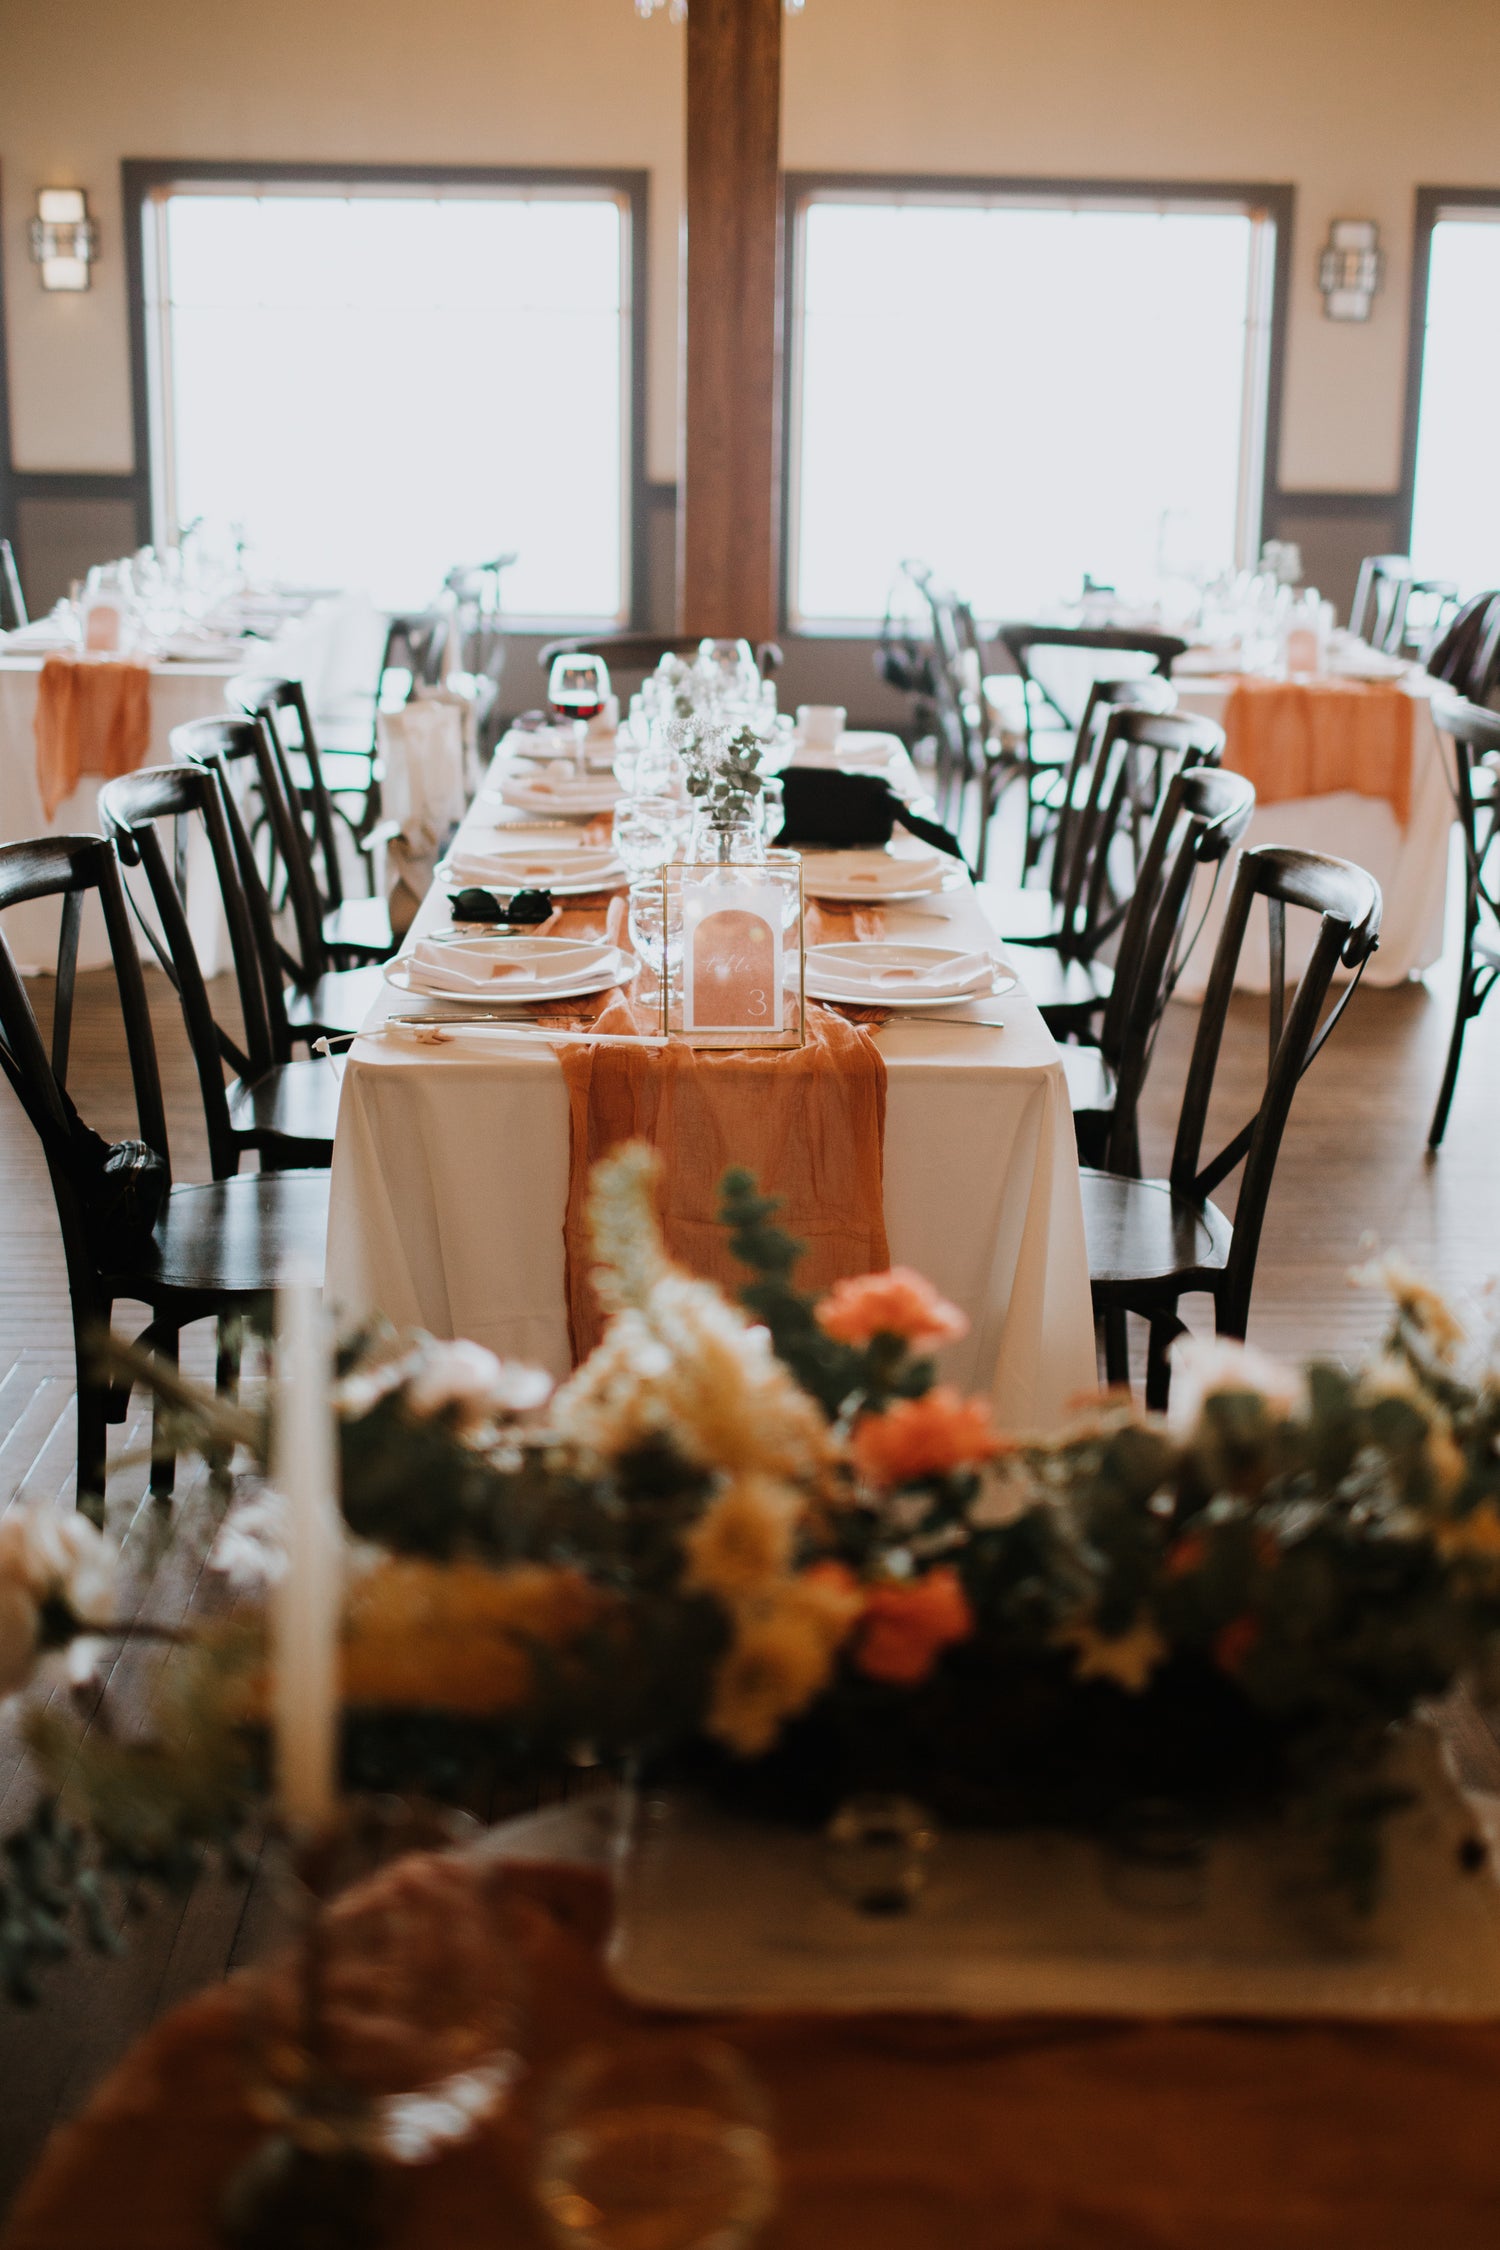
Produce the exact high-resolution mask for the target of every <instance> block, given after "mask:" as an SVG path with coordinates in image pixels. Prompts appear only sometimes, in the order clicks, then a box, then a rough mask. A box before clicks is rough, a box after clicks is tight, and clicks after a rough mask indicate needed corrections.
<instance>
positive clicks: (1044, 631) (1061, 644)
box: [996, 624, 1187, 750]
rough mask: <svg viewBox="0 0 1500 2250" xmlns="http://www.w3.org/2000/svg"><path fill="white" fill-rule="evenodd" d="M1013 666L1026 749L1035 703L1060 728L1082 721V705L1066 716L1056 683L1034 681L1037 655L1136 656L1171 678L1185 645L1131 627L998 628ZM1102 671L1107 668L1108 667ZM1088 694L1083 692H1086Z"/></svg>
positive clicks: (1092, 674) (1167, 635)
mask: <svg viewBox="0 0 1500 2250" xmlns="http://www.w3.org/2000/svg"><path fill="white" fill-rule="evenodd" d="M996 638H997V640H999V641H1000V642H1001V643H1002V644H1003V646H1004V648H1005V650H1006V653H1007V654H1008V656H1009V657H1010V660H1011V662H1012V664H1014V666H1015V668H1016V670H1017V671H1018V672H1019V673H1020V675H1021V678H1022V680H1023V681H1024V682H1025V691H1026V692H1025V707H1026V733H1027V748H1028V750H1029V749H1030V747H1031V743H1030V736H1031V718H1032V710H1033V707H1034V704H1035V702H1036V701H1037V700H1038V699H1040V701H1041V702H1043V703H1046V704H1048V705H1050V706H1051V708H1052V710H1053V711H1055V712H1056V714H1057V716H1058V717H1059V719H1061V720H1062V722H1063V724H1064V725H1065V726H1068V727H1076V726H1077V725H1078V723H1079V720H1080V718H1081V716H1082V708H1083V707H1082V704H1080V705H1079V708H1078V709H1077V710H1074V711H1070V710H1068V709H1067V707H1066V706H1065V705H1064V703H1063V702H1062V701H1061V700H1060V689H1059V688H1058V687H1057V685H1056V683H1054V685H1053V686H1051V687H1049V686H1048V685H1047V683H1046V681H1045V680H1043V679H1040V678H1038V676H1037V672H1036V664H1035V659H1036V656H1037V654H1038V652H1040V651H1045V650H1047V649H1054V650H1057V651H1060V652H1066V651H1073V652H1076V653H1078V654H1080V655H1095V656H1115V657H1117V656H1125V655H1131V656H1140V657H1144V658H1145V659H1146V660H1147V666H1146V668H1147V669H1149V670H1151V671H1154V672H1160V673H1161V674H1162V675H1163V676H1164V677H1165V676H1167V675H1169V674H1170V672H1171V669H1172V666H1173V664H1174V663H1175V662H1176V661H1177V658H1178V657H1179V656H1181V655H1182V653H1183V651H1184V650H1185V649H1186V647H1187V642H1186V641H1184V640H1182V639H1181V638H1180V637H1179V636H1178V635H1177V634H1176V633H1156V632H1150V631H1148V630H1146V629H1145V628H1144V627H1136V626H1133V625H1026V624H1009V625H1002V626H1000V628H999V630H998V632H997V634H996ZM1104 669H1110V667H1108V666H1106V667H1104ZM1096 676H1097V668H1096V669H1095V671H1091V672H1090V674H1089V678H1090V684H1092V681H1093V679H1094V677H1096ZM1085 692H1086V691H1085Z"/></svg>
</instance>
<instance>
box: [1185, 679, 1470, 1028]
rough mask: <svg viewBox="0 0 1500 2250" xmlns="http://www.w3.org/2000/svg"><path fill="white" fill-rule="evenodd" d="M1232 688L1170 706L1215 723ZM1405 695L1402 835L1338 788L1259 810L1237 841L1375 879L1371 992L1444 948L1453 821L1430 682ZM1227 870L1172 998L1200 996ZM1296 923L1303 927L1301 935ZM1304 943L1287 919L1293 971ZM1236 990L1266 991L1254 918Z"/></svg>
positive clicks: (1378, 802) (1374, 805) (1199, 684)
mask: <svg viewBox="0 0 1500 2250" xmlns="http://www.w3.org/2000/svg"><path fill="white" fill-rule="evenodd" d="M1234 684H1235V683H1234V681H1233V680H1231V679H1207V680H1197V679H1195V680H1179V681H1178V682H1177V707H1178V709H1179V710H1180V711H1194V712H1197V713H1199V714H1200V715H1201V716H1202V717H1204V718H1206V719H1213V720H1214V721H1215V722H1216V723H1218V724H1220V725H1222V723H1223V718H1224V709H1225V706H1226V704H1227V703H1228V701H1229V697H1230V694H1231V692H1232V690H1233V688H1234ZM1409 692H1410V694H1411V697H1412V788H1411V812H1410V817H1409V818H1408V820H1407V822H1406V825H1405V827H1404V828H1403V827H1402V825H1401V823H1400V822H1399V821H1398V820H1397V818H1396V815H1395V813H1394V812H1393V811H1392V809H1391V807H1390V806H1389V805H1388V804H1387V803H1386V802H1385V800H1384V798H1381V797H1361V796H1357V795H1355V793H1354V792H1353V791H1352V790H1339V791H1337V792H1336V793H1335V794H1334V795H1332V796H1329V797H1303V798H1298V799H1295V800H1291V801H1288V802H1287V803H1284V804H1279V805H1265V806H1261V807H1258V808H1257V810H1256V812H1255V814H1254V816H1253V818H1252V820H1251V822H1250V826H1249V828H1248V829H1247V831H1246V834H1245V845H1246V847H1247V848H1248V847H1250V846H1252V845H1256V844H1296V845H1298V846H1300V847H1301V848H1302V849H1303V850H1306V851H1318V852H1333V853H1336V854H1337V856H1338V857H1339V858H1340V859H1351V860H1353V861H1354V862H1355V864H1356V865H1357V866H1360V867H1363V868H1364V869H1365V870H1366V871H1367V872H1368V873H1369V874H1371V875H1373V876H1374V878H1375V880H1376V882H1377V883H1378V884H1379V885H1380V888H1381V892H1382V894H1383V897H1384V900H1385V910H1384V915H1383V917H1382V920H1381V925H1380V949H1379V951H1378V952H1377V953H1376V955H1375V957H1374V959H1373V960H1372V961H1371V963H1370V966H1369V967H1368V969H1366V971H1365V976H1366V978H1367V980H1368V981H1369V982H1370V983H1371V984H1379V985H1389V984H1402V983H1404V982H1405V981H1406V979H1407V978H1408V977H1410V976H1416V975H1418V974H1420V972H1421V971H1422V970H1423V969H1426V968H1429V967H1430V966H1431V965H1432V963H1433V962H1434V961H1436V960H1437V958H1438V956H1439V954H1440V953H1441V952H1442V950H1443V910H1444V905H1445V901H1446V898H1447V889H1448V838H1449V830H1450V828H1451V826H1452V822H1453V797H1452V793H1451V791H1450V789H1449V786H1448V780H1447V773H1446V766H1445V760H1446V758H1447V755H1448V752H1447V750H1446V748H1445V746H1444V744H1443V743H1442V742H1441V741H1440V739H1439V736H1438V733H1437V729H1436V728H1435V727H1434V726H1433V723H1432V706H1431V702H1430V700H1429V696H1430V683H1429V682H1427V681H1426V680H1425V679H1423V680H1417V679H1413V680H1412V681H1411V682H1410V686H1409ZM1232 872H1233V869H1232V865H1231V867H1230V868H1228V869H1226V870H1225V873H1224V876H1223V878H1222V880H1221V883H1220V888H1219V895H1218V897H1217V898H1216V899H1215V901H1214V904H1213V907H1212V909H1211V911H1210V914H1209V918H1208V921H1207V923H1206V924H1205V926H1204V930H1203V934H1202V936H1201V937H1200V938H1199V940H1198V942H1197V944H1196V945H1195V946H1194V948H1193V951H1192V953H1191V955H1190V956H1189V958H1188V963H1187V967H1186V969H1185V971H1184V973H1183V978H1182V982H1181V984H1180V985H1179V986H1178V988H1177V997H1178V999H1179V1000H1201V999H1202V997H1203V992H1204V988H1205V986H1206V985H1207V983H1208V971H1209V964H1210V962H1211V960H1212V957H1213V949H1214V942H1215V940H1216V939H1217V937H1218V934H1219V925H1220V923H1221V921H1222V919H1223V907H1224V902H1225V901H1226V900H1227V898H1228V896H1229V882H1230V877H1231V875H1232ZM1201 897H1202V893H1201V892H1200V900H1201ZM1299 923H1300V924H1301V925H1303V926H1302V928H1300V929H1299V928H1298V926H1297V925H1298V924H1299ZM1310 942H1311V922H1310V918H1309V917H1307V916H1305V915H1295V914H1294V915H1289V916H1288V918H1287V957H1288V962H1289V965H1290V966H1291V967H1293V968H1295V969H1298V970H1300V969H1301V967H1302V966H1303V964H1304V961H1305V958H1306V948H1307V945H1308V944H1309V943H1310ZM1236 982H1237V983H1238V984H1239V985H1240V986H1241V987H1242V988H1243V989H1245V990H1246V991H1250V992H1265V991H1266V990H1268V988H1269V985H1270V963H1269V959H1268V955H1267V946H1266V920H1265V915H1264V914H1263V913H1262V912H1260V911H1257V912H1256V913H1255V914H1254V915H1253V916H1252V919H1251V924H1250V930H1249V934H1248V936H1247V938H1246V941H1245V947H1244V951H1243V952H1242V954H1241V956H1240V973H1239V976H1238V978H1237V979H1236Z"/></svg>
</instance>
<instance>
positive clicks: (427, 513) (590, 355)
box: [167, 194, 628, 620]
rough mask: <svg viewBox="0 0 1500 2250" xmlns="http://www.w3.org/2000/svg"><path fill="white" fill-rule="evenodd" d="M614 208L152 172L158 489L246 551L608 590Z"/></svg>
mask: <svg viewBox="0 0 1500 2250" xmlns="http://www.w3.org/2000/svg"><path fill="white" fill-rule="evenodd" d="M625 254H626V237H625V230H624V221H623V214H622V212H621V210H620V207H619V205H618V204H617V203H616V202H615V201H614V200H613V199H612V198H601V197H598V196H594V197H584V196H556V197H540V196H525V195H511V196H496V195H489V196H483V195H460V194H454V195H451V196H438V195H434V196H430V197H429V196H396V195H389V196H386V195H355V196H349V197H344V196H335V195H311V194H308V195H303V194H296V195H266V196H252V195H239V196H197V195H189V194H184V195H177V196H173V197H172V198H171V199H170V201H169V204H168V209H167V276H168V297H169V308H168V310H169V323H170V327H169V334H170V355H171V387H170V398H171V409H172V417H173V429H172V433H171V443H172V446H173V466H174V474H175V492H176V501H177V512H178V514H179V517H180V518H181V519H182V520H183V521H184V522H186V521H189V520H191V519H192V518H193V517H195V516H199V515H202V516H206V517H209V518H211V519H213V520H215V521H217V522H219V523H222V524H226V525H228V524H238V525H240V526H242V527H243V533H244V537H245V538H246V540H247V542H248V544H249V547H250V549H251V555H252V560H253V563H254V565H255V567H256V568H257V569H258V570H261V571H263V572H265V573H267V574H269V575H274V576H276V577H280V578H285V579H288V580H291V581H292V582H294V583H302V584H341V585H352V586H367V587H368V588H369V589H370V591H371V592H372V593H373V594H374V595H375V596H376V598H377V599H378V600H381V601H384V602H388V603H390V604H391V605H393V606H411V605H415V604H419V603H422V602H425V601H428V600H431V599H432V598H433V597H434V596H435V595H436V594H437V592H438V591H439V589H440V587H441V584H442V580H443V577H444V575H445V573H446V572H447V571H448V570H449V569H450V568H451V567H452V566H453V565H454V564H455V563H461V562H477V561H480V560H482V559H483V558H485V557H487V556H489V555H493V554H496V553H499V552H502V551H504V550H507V549H515V550H516V551H517V553H518V556H519V560H518V562H517V563H516V566H515V568H514V569H513V570H512V571H511V572H510V573H508V575H507V578H506V602H507V606H508V608H509V609H510V611H511V612H512V614H514V615H517V616H536V617H546V618H557V619H568V618H580V619H581V618H590V619H600V620H614V619H618V618H619V617H620V616H621V615H622V613H623V610H624V606H625V578H624V560H623V558H624V549H625V526H626V520H627V508H628V484H627V477H626V457H625V446H626V425H627V405H628V401H627V394H626V390H625V377H624V368H625V365H626V364H627V344H628V337H627V334H626V324H627V322H628V312H627V311H626V310H625V309H624V308H625V292H624V289H623V286H622V282H623V272H624V258H625Z"/></svg>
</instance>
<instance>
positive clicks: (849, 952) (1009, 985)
mask: <svg viewBox="0 0 1500 2250" xmlns="http://www.w3.org/2000/svg"><path fill="white" fill-rule="evenodd" d="M976 950H977V948H976V947H974V946H957V945H907V944H904V943H899V942H897V941H895V940H891V939H885V938H865V939H854V940H851V941H850V942H849V943H848V944H844V943H842V942H840V943H838V944H834V945H810V946H809V947H808V949H807V968H806V991H807V996H808V998H809V999H810V1000H844V1001H848V1002H850V1003H852V1004H854V1005H857V1006H859V1007H864V1008H880V1007H892V1008H899V1009H901V1011H902V1013H903V1014H904V1013H905V1012H906V1010H907V1009H908V1008H961V1007H963V1006H964V1004H965V1003H966V1002H972V1001H975V1000H993V999H994V998H995V997H996V996H997V994H999V993H1002V992H1014V990H1015V988H1016V981H1017V980H1016V978H1015V977H1014V976H1013V975H1012V973H1011V972H1010V970H1009V969H1007V968H1004V967H1003V966H1002V965H1001V964H1000V963H999V962H997V963H996V964H995V968H994V972H993V975H992V977H991V981H990V982H989V983H988V984H975V985H970V986H969V987H968V988H967V989H966V990H965V991H963V992H921V991H913V990H912V989H911V988H910V987H909V986H902V985H901V984H898V983H894V982H893V983H890V984H876V983H875V982H874V981H873V979H872V978H871V977H870V976H869V974H868V973H867V974H865V975H863V976H861V975H860V974H859V971H860V970H861V969H864V970H865V971H866V972H869V971H871V970H874V969H879V968H891V969H915V970H920V969H935V968H937V967H939V966H940V964H941V963H942V962H944V961H960V960H962V959H963V958H964V956H965V955H966V954H968V953H973V952H975V951H976ZM845 964H847V965H848V967H849V969H850V970H851V971H852V972H853V973H852V974H849V975H844V976H841V975H840V974H839V971H840V969H841V967H843V966H844V965H845Z"/></svg>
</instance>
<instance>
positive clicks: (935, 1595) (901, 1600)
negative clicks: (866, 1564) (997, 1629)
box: [854, 1565, 974, 1687]
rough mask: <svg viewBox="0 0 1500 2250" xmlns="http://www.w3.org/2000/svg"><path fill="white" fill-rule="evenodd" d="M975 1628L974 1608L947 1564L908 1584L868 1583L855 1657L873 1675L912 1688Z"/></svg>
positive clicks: (859, 1664)
mask: <svg viewBox="0 0 1500 2250" xmlns="http://www.w3.org/2000/svg"><path fill="white" fill-rule="evenodd" d="M973 1630H974V1613H973V1611H972V1610H971V1609H970V1607H969V1602H968V1596H967V1595H966V1594H965V1592H964V1590H963V1587H962V1586H961V1585H960V1584H959V1581H958V1573H957V1571H955V1570H950V1569H948V1568H947V1567H946V1565H945V1566H944V1567H943V1568H941V1569H938V1570H930V1571H929V1572H928V1573H927V1576H926V1577H925V1578H919V1579H918V1580H917V1581H916V1582H915V1584H913V1585H909V1586H872V1587H871V1588H870V1590H869V1592H868V1593H867V1594H866V1596H865V1614H864V1621H863V1623H862V1625H861V1627H860V1633H859V1644H858V1647H857V1649H856V1651H855V1658H854V1661H855V1662H856V1664H857V1665H858V1666H859V1668H860V1670H861V1671H862V1672H863V1673H865V1674H866V1675H867V1676H868V1677H869V1678H870V1679H872V1680H889V1681H891V1682H893V1683H894V1684H895V1685H896V1686H898V1687H915V1686H916V1685H917V1684H918V1683H919V1682H920V1681H922V1680H925V1679H926V1677H927V1675H928V1673H929V1672H930V1671H931V1670H932V1667H933V1665H934V1664H935V1663H936V1662H937V1660H938V1657H939V1655H940V1654H941V1653H942V1651H943V1650H944V1649H945V1648H948V1647H949V1646H951V1644H952V1643H953V1642H954V1641H965V1640H967V1639H968V1637H969V1635H970V1634H971V1633H972V1632H973Z"/></svg>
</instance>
